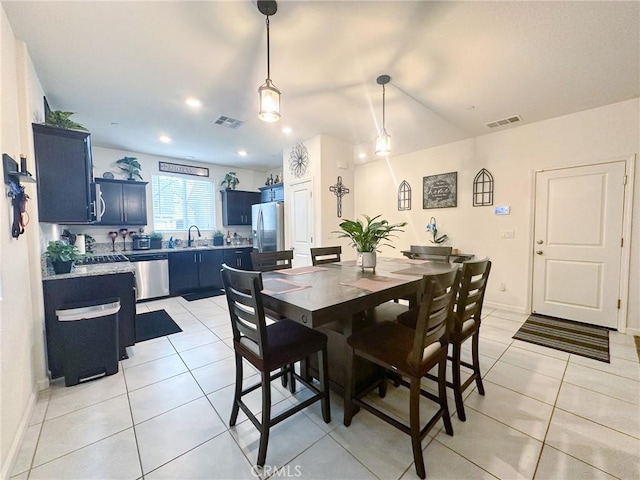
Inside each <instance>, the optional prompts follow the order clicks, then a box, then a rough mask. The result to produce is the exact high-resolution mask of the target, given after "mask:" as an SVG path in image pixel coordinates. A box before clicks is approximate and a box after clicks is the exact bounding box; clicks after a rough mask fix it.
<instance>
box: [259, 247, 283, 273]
mask: <svg viewBox="0 0 640 480" xmlns="http://www.w3.org/2000/svg"><path fill="white" fill-rule="evenodd" d="M292 261H293V250H280V251H278V252H262V253H260V252H251V263H252V264H253V269H254V270H257V271H259V272H270V271H272V270H282V269H284V268H291V266H292V263H291V262H292Z"/></svg>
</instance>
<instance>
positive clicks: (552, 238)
mask: <svg viewBox="0 0 640 480" xmlns="http://www.w3.org/2000/svg"><path fill="white" fill-rule="evenodd" d="M624 180H625V162H612V163H604V164H598V165H589V166H583V167H574V168H563V169H559V170H550V171H541V172H536V189H535V191H536V198H535V226H534V235H535V236H534V245H533V295H532V310H533V312H534V313H539V314H543V315H550V316H553V317H559V318H566V319H569V320H575V321H579V322H584V323H590V324H594V325H600V326H604V327H609V328H617V325H618V311H619V310H618V298H619V291H620V285H619V282H620V269H621V253H622V223H623V213H624V209H623V204H624V183H625V182H624Z"/></svg>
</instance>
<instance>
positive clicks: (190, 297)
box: [182, 288, 224, 302]
mask: <svg viewBox="0 0 640 480" xmlns="http://www.w3.org/2000/svg"><path fill="white" fill-rule="evenodd" d="M218 295H224V290H220V289H219V288H214V289H210V290H201V291H199V292H193V293H185V294H184V295H182V298H184V299H185V300H187V301H188V302H193V301H194V300H202V299H203V298H210V297H217V296H218Z"/></svg>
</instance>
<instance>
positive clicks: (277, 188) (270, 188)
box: [259, 183, 284, 203]
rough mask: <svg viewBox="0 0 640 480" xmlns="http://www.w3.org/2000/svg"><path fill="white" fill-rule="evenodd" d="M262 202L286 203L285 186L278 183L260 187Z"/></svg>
mask: <svg viewBox="0 0 640 480" xmlns="http://www.w3.org/2000/svg"><path fill="white" fill-rule="evenodd" d="M259 190H260V202H261V203H265V202H282V201H284V184H283V183H276V184H274V185H266V186H264V187H260V188H259Z"/></svg>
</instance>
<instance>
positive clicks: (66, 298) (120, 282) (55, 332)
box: [42, 273, 136, 378]
mask: <svg viewBox="0 0 640 480" xmlns="http://www.w3.org/2000/svg"><path fill="white" fill-rule="evenodd" d="M42 289H43V293H44V316H45V330H46V332H45V333H46V339H47V361H48V366H49V370H50V371H51V378H57V377H61V376H63V375H64V341H63V338H62V332H61V329H60V326H59V321H58V317H57V315H56V310H58V309H60V307H62V306H63V305H69V304H74V303H79V302H87V301H91V300H101V299H106V298H110V297H118V298H119V299H120V311H119V312H118V348H119V358H121V359H122V358H127V352H126V347H129V346H131V345H133V344H134V343H135V338H136V332H135V328H136V327H135V317H136V298H135V279H134V276H133V273H115V274H111V275H95V276H89V277H77V278H65V279H61V280H57V279H55V278H52V279H50V280H44V281H43V282H42Z"/></svg>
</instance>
